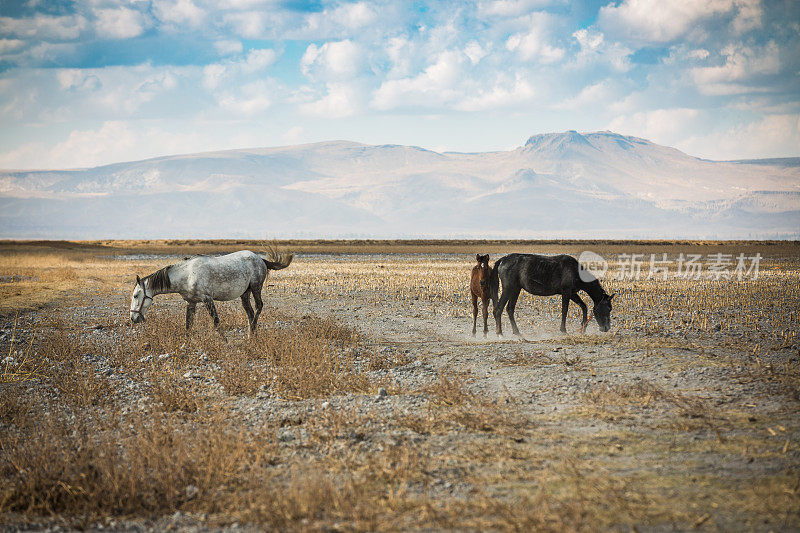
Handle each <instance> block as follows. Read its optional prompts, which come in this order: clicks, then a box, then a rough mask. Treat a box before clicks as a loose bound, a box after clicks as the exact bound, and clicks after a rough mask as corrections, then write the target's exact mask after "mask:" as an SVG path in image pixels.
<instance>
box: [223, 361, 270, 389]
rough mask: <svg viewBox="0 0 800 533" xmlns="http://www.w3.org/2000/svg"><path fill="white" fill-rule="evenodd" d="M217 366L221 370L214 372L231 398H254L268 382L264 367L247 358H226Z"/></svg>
mask: <svg viewBox="0 0 800 533" xmlns="http://www.w3.org/2000/svg"><path fill="white" fill-rule="evenodd" d="M217 364H218V365H219V370H217V371H215V372H214V376H215V377H216V379H217V383H219V384H220V385H222V388H223V389H225V392H226V393H227V394H230V395H231V396H239V395H248V396H252V395H254V394H255V393H257V392H258V390H259V388H260V387H261V386H262V385H264V383H265V382H266V371H265V370H264V368H263V366H262V365H261V364H259V363H257V362H255V361H250V360H248V359H247V358H239V357H226V358H224V359H221V360H220V361H218V362H217Z"/></svg>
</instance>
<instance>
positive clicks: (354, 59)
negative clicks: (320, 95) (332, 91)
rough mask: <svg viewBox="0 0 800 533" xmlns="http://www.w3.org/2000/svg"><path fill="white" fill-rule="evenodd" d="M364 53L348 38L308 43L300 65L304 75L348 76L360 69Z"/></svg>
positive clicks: (327, 77) (323, 76)
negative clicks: (319, 44) (316, 43)
mask: <svg viewBox="0 0 800 533" xmlns="http://www.w3.org/2000/svg"><path fill="white" fill-rule="evenodd" d="M363 61H364V54H363V53H362V51H361V48H360V47H359V46H358V45H357V44H356V43H354V42H353V41H350V40H345V41H333V42H327V43H325V44H323V45H322V46H317V45H315V44H313V43H312V44H310V45H308V48H307V49H306V51H305V53H304V54H303V58H302V59H301V61H300V66H301V68H302V70H303V74H305V75H307V76H308V75H315V74H316V75H317V76H319V77H322V78H323V79H329V78H339V79H341V78H349V77H352V76H354V75H355V74H357V73H358V72H359V71H360V70H361V65H362V63H363Z"/></svg>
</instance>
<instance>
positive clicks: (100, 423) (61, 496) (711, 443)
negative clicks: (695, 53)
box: [0, 241, 800, 531]
mask: <svg viewBox="0 0 800 533" xmlns="http://www.w3.org/2000/svg"><path fill="white" fill-rule="evenodd" d="M278 244H279V245H280V246H281V247H282V248H284V249H289V250H292V251H295V252H296V253H297V255H296V258H295V260H294V262H293V263H292V264H291V266H290V267H289V268H287V269H285V270H281V271H277V272H272V273H271V276H270V278H269V281H268V284H265V287H264V292H263V296H264V301H265V309H264V312H263V314H262V316H261V320H260V322H259V326H258V331H257V335H256V337H255V338H254V339H249V338H248V337H247V335H246V328H245V325H246V319H245V315H244V311H243V310H242V308H241V305H240V304H239V302H238V301H236V302H229V303H224V304H218V310H219V312H220V318H221V319H222V331H223V332H224V338H223V336H221V335H219V334H218V333H217V332H215V331H214V330H213V328H212V327H211V320H210V318H209V317H208V315H207V314H205V312H204V310H201V309H198V314H197V318H196V320H195V329H194V331H192V332H190V333H186V332H185V331H184V329H183V324H184V309H185V307H184V304H183V301H182V300H181V299H180V297H179V296H178V295H163V296H158V297H156V300H155V303H154V305H153V307H152V308H151V310H150V311H149V313H148V315H147V321H146V322H145V323H143V324H139V325H137V326H136V327H131V324H130V321H129V319H128V313H127V310H128V307H129V302H130V290H131V289H132V284H133V280H134V278H135V275H136V274H140V275H144V274H148V273H150V272H152V271H154V270H156V269H158V268H160V267H162V266H165V265H166V264H169V263H172V262H175V261H177V260H179V259H180V258H181V257H183V256H184V255H190V254H195V253H218V252H223V251H233V250H237V249H244V248H249V249H252V250H254V251H257V252H258V251H260V250H261V246H260V245H259V244H258V243H253V242H236V241H213V242H212V241H202V242H201V241H140V242H132V241H105V242H94V243H54V242H49V243H20V242H5V243H0V359H2V361H0V525H1V526H2V527H3V528H4V529H10V530H15V529H43V528H48V527H51V528H52V527H56V528H81V529H85V528H88V529H101V528H106V529H108V528H111V529H114V530H163V529H166V528H179V529H188V530H218V529H232V528H245V529H276V530H304V531H305V530H312V531H314V530H326V531H374V530H454V529H455V530H476V531H477V530H481V531H482V530H500V531H509V530H516V531H520V530H522V531H530V530H554V531H564V530H597V529H611V530H631V529H632V530H636V531H662V530H673V529H679V530H686V529H692V528H699V529H708V530H724V531H730V530H743V531H752V530H763V531H770V530H773V531H778V530H797V529H798V528H800V418H799V417H798V407H800V350H799V349H798V342H799V341H798V337H797V333H798V326H799V325H800V324H798V322H799V318H800V317H798V313H799V312H800V245H798V244H797V243H756V242H748V243H727V244H726V243H715V242H705V243H696V242H679V243H663V242H568V241H563V242H447V241H442V242H433V241H428V242H408V241H403V242H401V241H394V242H324V241H314V242H311V241H301V242H282V243H278ZM584 250H591V251H594V252H596V253H599V254H601V255H602V256H603V257H605V258H606V259H608V260H609V271H608V273H607V274H606V278H605V279H604V280H603V281H602V283H603V286H604V287H605V289H606V290H607V291H608V292H609V293H615V294H616V296H615V298H614V310H613V312H612V330H611V332H609V333H605V334H604V333H600V332H599V331H598V329H597V326H596V324H595V323H592V324H591V325H590V326H589V328H588V330H587V332H586V334H579V333H578V331H577V330H578V326H579V322H580V319H579V310H578V309H577V308H576V306H575V305H572V306H571V307H570V316H569V318H568V322H567V327H568V333H567V334H561V333H559V332H558V325H559V319H560V307H561V303H560V298H556V297H551V298H534V297H532V296H530V295H528V294H525V293H523V295H522V296H521V297H520V302H519V304H518V305H517V313H516V315H517V321H518V323H519V326H520V329H521V331H522V337H521V338H520V337H514V336H511V335H509V333H510V328H509V325H508V319H507V317H505V316H504V319H503V320H504V330H505V331H506V336H505V337H502V338H498V337H497V336H496V335H495V334H494V325H493V323H492V319H491V315H490V325H489V326H490V327H489V329H490V332H489V335H488V336H487V337H486V338H484V337H483V336H482V335H481V333H480V316H479V333H478V336H477V337H475V338H473V337H472V336H471V335H470V332H471V329H472V311H471V307H470V303H469V294H468V284H469V273H470V269H471V268H472V266H473V263H474V256H475V253H478V252H480V253H489V254H490V255H491V263H494V261H495V260H496V259H497V258H499V257H500V256H502V255H504V254H505V253H509V252H512V251H519V252H537V253H570V254H573V255H576V256H577V255H578V254H579V253H580V252H582V251H584ZM634 253H636V254H643V256H642V257H643V258H644V264H643V265H642V271H643V275H642V276H641V279H638V280H632V279H628V278H629V276H624V275H623V274H626V269H629V268H630V267H631V264H630V261H629V260H630V254H634ZM665 253H666V254H668V255H667V257H668V258H670V261H669V262H668V263H667V267H668V268H667V271H666V273H665V272H663V271H660V272H659V273H658V275H656V276H654V277H652V278H650V279H648V276H647V273H648V270H649V264H648V260H649V258H650V255H651V254H656V257H658V258H662V257H663V255H662V254H665ZM719 253H722V254H730V256H731V257H732V258H733V259H732V260H733V263H734V265H735V263H736V256H737V255H738V254H740V253H742V254H745V255H746V256H748V257H751V256H753V255H754V254H756V253H760V254H761V256H762V259H761V262H760V265H759V276H758V277H757V279H755V280H754V279H750V277H749V276H744V277H743V279H741V280H739V279H737V277H736V276H734V277H733V279H725V278H724V277H721V278H720V279H713V278H714V277H715V276H713V275H712V276H710V278H711V279H709V276H707V275H705V274H706V273H705V272H704V273H703V275H702V276H701V279H684V278H683V277H681V276H680V275H679V272H677V271H676V270H675V269H676V262H675V261H673V260H674V259H675V258H676V257H678V256H679V254H684V255H687V256H688V255H689V254H698V255H701V256H702V257H703V259H708V258H709V257H710V256H712V255H714V254H719ZM734 265H731V269H733V266H734ZM617 278H624V279H617ZM663 278H666V279H663ZM582 298H583V299H584V301H587V303H589V304H590V301H589V299H588V297H587V296H586V295H582ZM590 307H591V305H590Z"/></svg>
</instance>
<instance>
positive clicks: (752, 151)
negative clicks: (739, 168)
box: [0, 0, 800, 168]
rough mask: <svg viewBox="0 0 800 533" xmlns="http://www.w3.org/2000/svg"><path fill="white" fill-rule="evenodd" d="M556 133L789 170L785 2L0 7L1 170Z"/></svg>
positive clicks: (235, 1) (798, 58)
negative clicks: (632, 141)
mask: <svg viewBox="0 0 800 533" xmlns="http://www.w3.org/2000/svg"><path fill="white" fill-rule="evenodd" d="M569 129H575V130H578V131H596V130H606V129H609V130H613V131H616V132H619V133H623V134H628V135H636V136H640V137H645V138H648V139H651V140H653V141H655V142H658V143H661V144H666V145H670V146H675V147H677V148H680V149H682V150H684V151H686V152H687V153H690V154H692V155H696V156H700V157H706V158H710V159H734V158H753V157H779V156H800V2H796V1H794V0H787V1H784V2H779V1H778V2H761V1H759V0H701V1H686V0H676V1H664V0H622V1H616V2H604V1H586V2H566V1H562V0H553V1H547V0H518V1H517V0H486V1H475V2H425V1H417V2H415V1H407V2H389V1H380V2H373V1H369V0H365V1H358V2H329V1H321V0H320V1H300V0H296V1H289V0H283V1H278V0H229V1H227V2H215V1H210V0H208V1H206V0H141V1H136V0H134V1H129V2H120V1H115V0H87V1H67V0H61V1H44V0H29V1H27V2H11V1H8V0H0V168H65V167H80V166H93V165H98V164H104V163H111V162H116V161H124V160H135V159H142V158H146V157H153V156H158V155H166V154H173V153H187V152H197V151H206V150H217V149H228V148H243V147H253V146H276V145H284V144H298V143H304V142H315V141H322V140H332V139H346V140H353V141H360V142H365V143H370V144H385V143H393V144H414V145H418V146H423V147H426V148H429V149H434V150H457V151H485V150H505V149H510V148H513V147H516V146H519V145H521V144H523V143H524V142H525V140H526V139H527V137H529V136H530V135H532V134H536V133H544V132H552V131H565V130H569Z"/></svg>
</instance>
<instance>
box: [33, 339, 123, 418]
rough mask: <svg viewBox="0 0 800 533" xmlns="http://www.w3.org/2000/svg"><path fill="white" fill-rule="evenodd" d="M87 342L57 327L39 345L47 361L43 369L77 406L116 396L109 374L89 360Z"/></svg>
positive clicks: (95, 404) (54, 384)
mask: <svg viewBox="0 0 800 533" xmlns="http://www.w3.org/2000/svg"><path fill="white" fill-rule="evenodd" d="M88 348H89V347H88V346H86V345H84V344H83V343H82V342H81V341H80V340H78V339H77V338H76V337H75V336H74V334H72V333H69V332H67V331H63V330H54V331H51V332H49V333H47V334H45V335H44V336H43V338H42V341H41V344H40V346H39V347H38V350H39V353H40V354H41V356H42V357H43V358H44V360H45V361H46V362H47V363H46V367H45V370H43V372H44V374H45V376H46V378H47V379H48V381H49V382H50V383H51V384H52V385H53V386H54V387H55V388H56V390H58V391H59V392H60V393H61V394H62V395H63V397H64V398H65V399H67V400H68V401H69V402H70V403H71V404H73V405H75V406H76V407H90V406H99V405H104V404H106V403H108V402H110V401H112V400H113V389H112V387H111V384H110V383H109V381H108V378H107V377H105V376H103V375H101V374H100V373H98V372H97V370H96V369H95V367H94V366H93V364H92V363H91V362H90V361H89V358H90V357H91V355H92V354H91V353H90V352H89V350H88Z"/></svg>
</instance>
